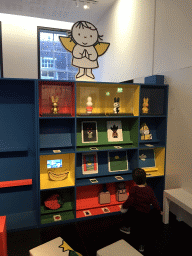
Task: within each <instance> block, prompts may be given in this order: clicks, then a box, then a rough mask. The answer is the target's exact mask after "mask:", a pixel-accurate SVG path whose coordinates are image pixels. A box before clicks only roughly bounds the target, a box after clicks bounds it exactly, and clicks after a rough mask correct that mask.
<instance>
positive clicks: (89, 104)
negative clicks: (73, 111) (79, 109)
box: [86, 97, 93, 114]
mask: <svg viewBox="0 0 192 256" xmlns="http://www.w3.org/2000/svg"><path fill="white" fill-rule="evenodd" d="M86 105H87V107H86V111H87V113H88V114H91V113H92V109H93V107H92V105H93V103H92V98H91V97H88V98H87V103H86Z"/></svg>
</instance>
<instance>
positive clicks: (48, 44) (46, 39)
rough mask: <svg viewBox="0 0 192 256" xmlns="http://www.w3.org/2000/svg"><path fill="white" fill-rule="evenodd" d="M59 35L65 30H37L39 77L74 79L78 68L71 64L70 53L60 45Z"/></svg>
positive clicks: (64, 34)
mask: <svg viewBox="0 0 192 256" xmlns="http://www.w3.org/2000/svg"><path fill="white" fill-rule="evenodd" d="M59 36H68V34H67V31H66V32H60V31H54V30H53V31H52V30H47V29H46V30H45V29H40V30H39V39H40V40H39V42H40V60H39V61H40V79H54V80H75V75H76V73H77V70H78V68H75V67H73V66H72V65H71V59H72V56H71V53H70V52H68V51H66V50H65V48H64V47H63V46H62V45H61V43H60V40H59Z"/></svg>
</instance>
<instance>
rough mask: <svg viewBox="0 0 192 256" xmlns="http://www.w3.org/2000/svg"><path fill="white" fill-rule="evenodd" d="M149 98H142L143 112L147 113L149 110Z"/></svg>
mask: <svg viewBox="0 0 192 256" xmlns="http://www.w3.org/2000/svg"><path fill="white" fill-rule="evenodd" d="M148 102H149V98H143V108H142V112H143V114H148V111H149V103H148Z"/></svg>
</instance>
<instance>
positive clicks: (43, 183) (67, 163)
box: [40, 153, 75, 190]
mask: <svg viewBox="0 0 192 256" xmlns="http://www.w3.org/2000/svg"><path fill="white" fill-rule="evenodd" d="M53 159H62V167H61V168H55V169H51V170H53V171H54V172H55V173H56V174H60V173H63V172H65V170H67V171H68V172H69V173H68V177H67V178H66V179H64V180H61V181H59V180H58V181H55V180H54V181H53V180H50V179H49V176H48V170H50V169H47V160H53ZM70 186H75V154H74V153H71V154H57V155H40V189H41V190H43V189H52V188H60V187H70Z"/></svg>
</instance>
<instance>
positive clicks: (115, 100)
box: [113, 98, 120, 114]
mask: <svg viewBox="0 0 192 256" xmlns="http://www.w3.org/2000/svg"><path fill="white" fill-rule="evenodd" d="M119 100H120V99H119V98H114V104H113V106H114V108H113V112H114V113H115V114H118V113H119V108H120V104H119Z"/></svg>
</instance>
